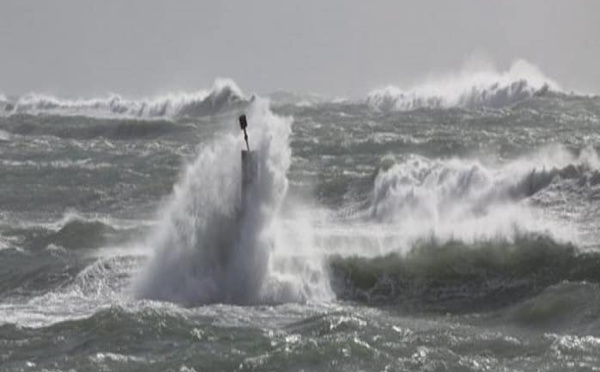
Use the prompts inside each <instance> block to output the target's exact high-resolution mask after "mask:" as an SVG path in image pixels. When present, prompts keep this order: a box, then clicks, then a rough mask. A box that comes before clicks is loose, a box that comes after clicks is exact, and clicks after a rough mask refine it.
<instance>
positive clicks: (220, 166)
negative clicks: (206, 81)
mask: <svg viewBox="0 0 600 372" xmlns="http://www.w3.org/2000/svg"><path fill="white" fill-rule="evenodd" d="M248 121H249V123H250V130H249V135H250V146H251V147H252V149H253V150H254V151H255V153H256V158H257V161H258V166H259V169H260V174H259V177H258V179H257V180H256V182H255V183H254V184H253V185H252V186H251V188H250V190H248V193H247V202H246V203H245V204H244V209H243V210H241V202H242V201H241V196H240V191H241V190H240V181H241V179H240V178H241V177H240V173H241V167H240V153H239V150H240V149H241V148H242V142H241V137H240V136H239V134H237V133H236V134H234V133H232V132H229V133H226V134H224V135H222V136H221V137H220V138H219V139H217V140H216V141H214V142H213V143H212V144H210V145H208V146H206V147H205V148H203V149H202V150H201V151H200V153H199V155H198V157H197V158H196V160H195V161H194V163H193V164H191V165H190V166H189V167H188V168H187V170H186V172H185V174H184V176H183V179H182V180H181V182H180V183H179V184H178V185H177V186H176V187H175V192H174V195H173V197H172V200H171V202H170V204H169V205H168V207H167V208H166V210H165V217H164V218H163V219H162V221H161V223H160V226H159V228H158V230H157V231H156V232H155V233H154V234H153V235H152V236H151V238H150V239H149V241H148V243H149V245H150V246H151V247H152V248H153V249H154V255H153V257H152V258H151V259H150V262H149V263H148V265H147V267H145V268H144V270H143V272H142V273H141V275H140V276H139V277H138V278H137V279H136V281H135V283H134V290H135V293H136V295H137V296H139V297H143V298H150V299H158V300H167V301H173V302H178V303H183V304H186V305H194V304H200V303H210V302H227V303H241V304H249V303H260V302H280V301H303V300H308V299H314V298H323V297H325V298H327V297H329V296H330V295H331V294H330V293H331V292H330V289H329V285H328V281H327V275H326V273H325V272H324V269H323V265H322V262H321V259H320V258H319V256H318V255H317V254H314V252H312V251H311V245H310V241H309V242H307V241H306V239H307V238H306V233H307V231H310V229H303V230H302V231H300V230H298V227H297V226H298V224H296V223H292V224H288V223H286V222H285V221H284V220H283V219H282V218H280V213H281V208H282V207H281V206H282V201H283V199H284V197H285V196H286V193H287V188H288V181H287V178H286V172H287V170H288V168H289V166H290V156H291V151H290V148H289V136H290V132H291V121H292V120H291V118H282V117H278V116H275V115H274V114H272V113H271V111H270V110H269V108H268V104H267V103H265V102H264V101H257V102H255V103H253V104H252V105H251V106H250V108H249V112H248ZM232 123H233V121H232ZM232 128H233V124H232Z"/></svg>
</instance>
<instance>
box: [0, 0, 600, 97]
mask: <svg viewBox="0 0 600 372" xmlns="http://www.w3.org/2000/svg"><path fill="white" fill-rule="evenodd" d="M472 53H479V54H482V53H483V54H485V55H487V56H488V57H489V59H490V60H492V61H493V62H494V63H495V65H496V66H498V67H499V68H502V69H505V68H507V67H508V66H509V65H510V63H511V62H512V61H513V60H515V59H518V58H523V59H525V60H527V61H529V62H531V63H533V64H535V65H537V66H538V67H540V69H541V70H542V71H543V72H544V73H545V74H546V75H547V76H549V77H551V78H553V79H555V80H556V81H558V82H559V83H560V84H561V85H562V86H564V87H566V88H567V89H575V90H580V91H585V92H595V93H600V1H595V0H588V1H583V0H582V1H579V0H569V1H566V0H565V1H551V0H531V1H523V0H522V1H487V0H470V1H466V0H459V1H449V0H440V1H433V0H431V1H411V2H408V1H392V0H390V1H379V0H371V1H354V0H352V1H351V0H329V1H328V0H303V1H294V2H292V1H284V0H271V1H269V0H261V1H247V0H246V1H243V0H240V1H197V0H176V1H175V0H172V1H155V0H144V1H133V0H130V1H116V0H115V1H111V0H108V1H87V0H56V1H52V0H47V1H45V0H39V1H28V0H0V92H5V93H10V94H21V93H24V92H30V91H36V92H47V93H54V94H60V95H68V96H77V95H83V96H91V95H97V94H103V93H106V92H118V93H123V94H125V95H128V96H149V95H157V94H160V93H161V92H165V91H172V90H196V89H201V88H208V87H210V86H211V85H212V82H213V81H214V79H215V78H216V77H230V78H232V79H234V80H235V81H236V82H237V83H238V84H239V85H240V87H241V88H242V90H243V91H244V92H248V93H249V92H269V91H273V90H276V89H285V90H293V91H301V92H308V91H311V92H321V93H325V94H330V95H345V96H364V95H366V94H367V93H368V92H369V91H370V90H371V89H373V88H376V87H379V86H382V85H386V84H390V83H394V84H396V85H400V86H402V85H403V84H404V85H406V84H409V83H410V82H412V81H414V80H415V79H417V78H420V77H423V76H424V75H427V74H429V73H443V72H447V71H453V70H458V69H459V68H460V67H461V65H462V64H463V63H464V61H465V60H466V59H467V58H468V57H469V55H471V54H472Z"/></svg>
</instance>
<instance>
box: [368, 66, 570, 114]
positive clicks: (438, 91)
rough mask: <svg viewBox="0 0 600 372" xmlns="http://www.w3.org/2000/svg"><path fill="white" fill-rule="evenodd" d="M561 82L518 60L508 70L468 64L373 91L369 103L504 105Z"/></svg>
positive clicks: (382, 106) (391, 106)
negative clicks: (407, 84)
mask: <svg viewBox="0 0 600 372" xmlns="http://www.w3.org/2000/svg"><path fill="white" fill-rule="evenodd" d="M546 89H549V90H552V91H560V87H559V85H558V84H557V83H556V82H554V81H553V80H551V79H550V78H548V77H546V76H545V75H544V74H543V73H542V72H541V71H540V70H539V69H538V68H537V67H536V66H534V65H532V64H530V63H528V62H526V61H524V60H518V61H516V62H514V63H513V64H512V65H511V67H510V68H509V69H508V70H507V71H498V70H496V69H495V68H493V67H492V66H489V65H487V66H466V67H464V68H463V69H462V70H461V71H460V72H458V73H451V74H446V75H444V76H438V77H433V78H429V79H428V80H426V81H423V82H421V83H419V84H417V85H415V86H413V87H411V88H409V89H401V88H398V87H396V86H393V85H390V86H387V87H385V88H382V89H377V90H375V91H373V92H371V93H370V94H369V95H368V97H367V104H369V105H370V106H371V107H373V108H375V109H378V110H381V111H395V110H400V111H402V110H413V109H417V108H423V107H428V108H448V107H464V108H477V107H491V108H500V107H504V106H508V105H511V104H513V103H516V102H519V101H521V100H523V99H526V98H529V97H532V96H533V95H534V94H536V93H538V92H541V91H543V90H546Z"/></svg>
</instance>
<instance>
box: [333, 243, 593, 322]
mask: <svg viewBox="0 0 600 372" xmlns="http://www.w3.org/2000/svg"><path fill="white" fill-rule="evenodd" d="M599 260H600V256H599V255H598V254H597V253H588V254H578V253H577V250H576V248H575V247H574V246H572V245H569V244H559V243H557V242H555V241H553V240H552V239H550V238H548V237H543V236H539V235H524V236H520V237H517V238H516V239H515V240H514V241H505V240H490V241H482V242H478V243H474V244H466V243H463V242H460V241H449V242H446V243H443V244H442V243H439V242H436V241H424V242H421V244H419V245H416V246H415V247H414V248H413V249H412V250H411V251H410V252H409V253H407V254H406V255H399V254H390V255H386V256H380V257H376V258H366V257H356V256H354V257H340V256H334V257H332V258H331V260H330V267H331V272H332V284H333V288H334V289H335V291H336V293H337V295H338V297H339V298H344V299H350V300H354V301H360V302H366V303H369V304H375V305H377V304H396V305H398V306H400V307H404V308H407V309H411V308H413V309H414V308H421V309H426V310H430V311H441V312H447V311H451V312H470V311H479V310H488V309H494V308H497V307H503V306H506V305H510V304H514V303H516V302H518V301H521V300H523V299H526V298H529V297H532V296H535V295H537V294H539V293H540V292H541V291H543V290H544V289H545V288H548V287H550V286H552V285H555V284H558V283H560V282H563V281H565V280H575V281H582V280H583V281H588V282H599V281H600V276H599V275H598V273H597V267H598V266H597V265H598V261H599Z"/></svg>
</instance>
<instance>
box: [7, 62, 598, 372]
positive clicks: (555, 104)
mask: <svg viewBox="0 0 600 372" xmlns="http://www.w3.org/2000/svg"><path fill="white" fill-rule="evenodd" d="M272 96H273V99H272V100H271V101H269V100H268V99H264V98H261V97H258V96H252V95H246V94H244V93H242V91H241V90H240V89H239V88H238V87H237V86H236V85H235V83H234V82H232V81H228V80H221V81H218V82H217V83H215V86H214V87H213V88H211V89H209V90H206V91H200V92H198V93H193V94H184V93H181V94H177V95H174V94H169V95H165V96H164V97H158V98H155V99H125V98H122V97H120V96H117V95H114V96H109V97H108V98H102V97H99V98H86V99H65V98H60V97H50V96H45V97H43V96H41V95H35V94H31V95H26V96H23V97H15V98H13V97H5V100H4V102H3V103H1V104H2V105H4V106H3V107H4V108H3V113H2V115H0V167H1V168H2V175H3V176H2V177H3V178H2V181H3V182H1V183H0V364H1V365H2V368H4V369H6V370H8V371H22V370H28V369H32V370H44V369H45V370H61V371H63V370H64V371H68V370H71V369H73V370H77V371H79V370H140V369H143V370H168V369H172V370H192V369H193V370H196V371H200V370H299V369H305V370H354V369H360V370H385V369H388V370H435V369H444V370H465V369H466V370H538V369H543V370H557V371H558V370H561V371H562V370H567V369H568V370H592V369H593V368H597V367H598V366H600V361H599V360H598V357H597V355H596V354H597V353H596V346H597V344H598V337H600V333H599V332H600V328H599V324H600V323H599V322H598V316H597V315H598V314H600V307H599V304H600V301H598V298H600V291H599V288H598V283H599V282H600V276H599V275H598V267H600V266H599V265H600V254H599V253H598V249H600V243H599V242H600V230H599V229H598V226H597V223H596V222H597V221H598V218H600V204H599V203H598V200H599V199H598V195H600V158H599V150H600V136H599V135H598V133H599V132H598V125H600V101H599V100H598V98H597V97H591V96H582V95H577V94H575V93H569V94H567V93H564V92H562V91H561V89H560V85H559V84H558V83H556V82H554V81H553V80H552V79H550V78H548V77H546V76H544V75H543V74H542V73H541V72H540V71H539V70H538V69H537V68H535V67H534V66H532V65H530V64H528V63H526V62H523V61H520V62H516V63H515V64H514V65H513V66H512V67H511V68H510V69H509V70H508V71H504V72H498V71H495V70H493V69H491V68H487V67H486V68H483V69H476V70H469V69H465V71H462V72H460V73H458V74H454V75H452V76H450V77H443V78H433V79H432V80H430V81H427V82H426V83H423V84H421V85H417V86H415V87H413V88H410V89H400V88H389V89H387V90H385V91H376V92H372V93H371V94H368V95H365V97H364V98H361V99H356V100H348V99H327V98H325V97H321V96H315V95H306V94H302V93H298V92H278V93H276V94H273V95H272ZM242 113H245V114H246V115H247V117H248V122H249V128H248V129H249V133H248V134H249V144H250V147H251V149H252V150H253V151H255V156H256V161H257V164H258V166H257V167H258V177H257V180H256V182H255V183H254V184H253V185H252V186H251V187H250V189H249V190H247V196H246V198H245V199H243V198H242V195H241V193H242V190H241V171H242V170H241V155H240V151H241V150H242V149H244V148H245V143H244V141H243V136H242V134H241V133H240V131H239V128H238V125H237V117H238V115H240V114H242Z"/></svg>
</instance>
